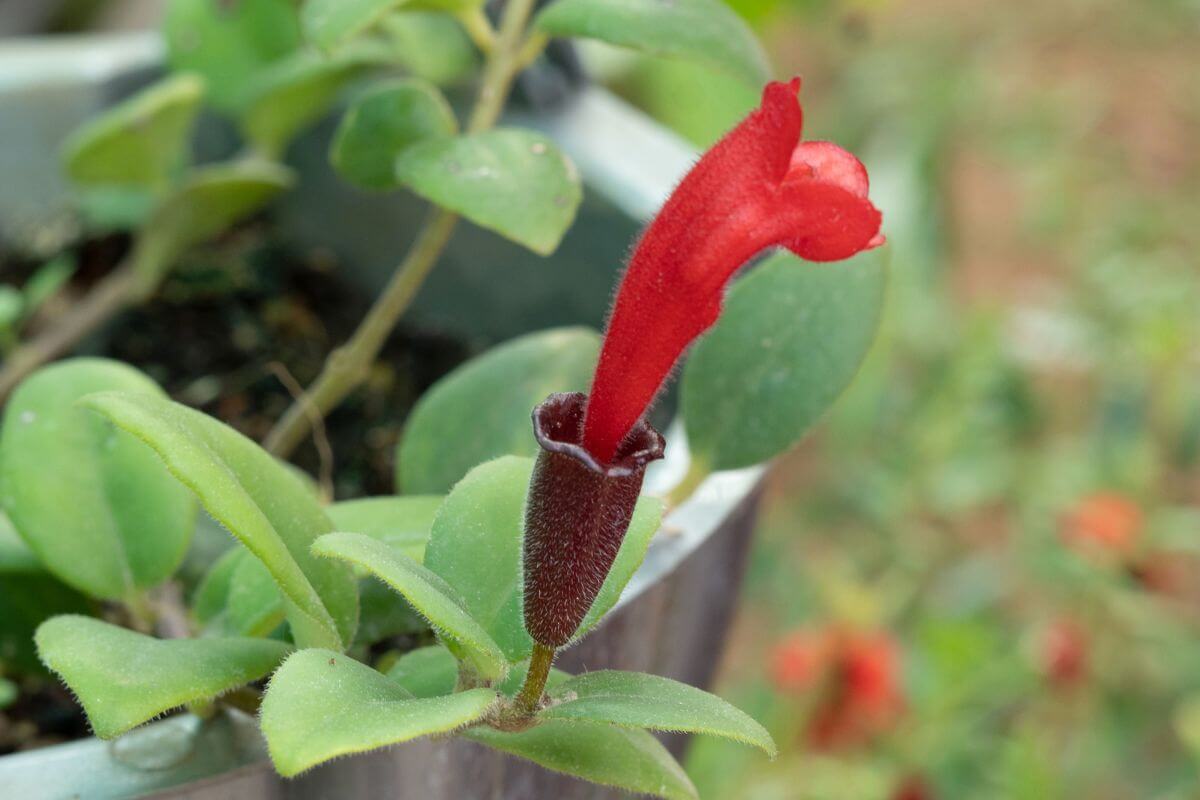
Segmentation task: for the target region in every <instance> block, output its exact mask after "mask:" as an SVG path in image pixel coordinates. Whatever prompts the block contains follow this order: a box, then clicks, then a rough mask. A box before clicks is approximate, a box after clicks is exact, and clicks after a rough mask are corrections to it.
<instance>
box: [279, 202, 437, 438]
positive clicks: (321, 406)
mask: <svg viewBox="0 0 1200 800" xmlns="http://www.w3.org/2000/svg"><path fill="white" fill-rule="evenodd" d="M457 222H458V217H457V216H456V215H454V214H452V213H450V212H449V211H443V210H441V209H436V210H434V211H433V212H432V213H431V214H430V216H429V218H428V219H427V220H426V221H425V224H424V226H423V227H422V229H421V232H420V233H419V234H418V236H417V240H416V241H415V242H414V243H413V246H412V249H411V250H409V251H408V255H407V256H406V257H405V259H404V261H403V263H401V264H400V266H399V268H397V270H396V272H395V273H393V275H392V279H391V280H390V281H389V282H388V285H387V288H385V289H384V290H383V294H381V295H380V296H379V299H378V300H376V301H375V305H373V306H372V307H371V310H370V311H368V312H367V316H366V317H365V318H363V321H362V323H361V324H359V326H358V330H356V331H355V332H354V335H353V336H352V337H351V338H350V341H348V342H347V343H346V344H344V345H342V346H341V347H339V348H338V349H337V350H334V351H333V352H332V353H330V355H329V357H328V358H327V359H325V365H324V367H322V369H321V374H320V375H319V376H318V377H317V380H316V382H315V383H314V384H313V385H312V386H311V387H309V389H308V391H306V392H305V393H304V394H303V395H301V396H300V397H299V398H298V399H297V400H296V401H295V402H293V403H292V405H291V407H290V408H289V409H288V410H287V413H285V414H284V415H283V417H282V418H281V419H280V420H279V422H278V423H276V425H275V427H274V428H273V429H272V430H271V433H270V434H269V435H268V436H267V439H266V442H265V443H264V445H265V447H266V448H267V450H269V451H270V452H272V453H274V454H275V455H277V456H279V457H280V458H283V457H286V456H287V455H288V454H289V453H291V452H292V450H294V449H296V446H297V445H298V444H300V442H301V441H302V440H303V439H304V437H305V436H306V435H307V434H308V432H309V431H310V430H312V426H313V422H314V420H316V419H320V418H323V417H324V416H325V415H327V414H328V413H329V412H330V411H332V410H333V409H334V408H336V407H337V405H338V403H340V402H342V400H343V399H345V397H346V395H348V394H350V392H352V391H354V389H355V388H357V387H358V385H359V384H360V383H362V381H363V379H364V378H365V377H366V374H367V370H368V369H369V368H370V366H371V363H372V362H373V361H374V360H375V358H376V356H378V355H379V351H380V349H382V347H383V343H384V342H385V341H386V340H387V337H388V335H389V334H390V333H391V332H392V328H394V327H395V326H396V322H397V321H398V320H399V319H400V316H401V315H402V314H403V313H404V311H405V310H406V309H407V308H408V306H409V304H410V303H412V299H413V297H415V296H416V294H417V290H418V289H419V288H421V284H422V283H423V282H424V281H425V276H426V275H428V274H429V271H430V270H431V269H433V266H434V265H435V264H436V263H437V260H438V257H439V256H441V254H442V250H443V249H445V247H446V243H447V242H449V241H450V233H451V232H452V231H453V230H454V225H455V224H456V223H457Z"/></svg>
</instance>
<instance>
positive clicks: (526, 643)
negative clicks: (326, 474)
mask: <svg viewBox="0 0 1200 800" xmlns="http://www.w3.org/2000/svg"><path fill="white" fill-rule="evenodd" d="M532 470H533V461H532V459H528V458H517V457H515V456H506V457H504V458H498V459H496V460H495V461H489V462H487V463H486V464H481V465H480V466H478V467H476V468H475V469H473V470H471V471H470V472H469V473H467V476H466V477H465V478H463V479H462V480H461V481H460V482H459V483H458V485H457V486H455V487H454V490H453V491H452V492H450V494H449V495H448V496H447V497H446V500H445V502H443V503H442V507H441V509H440V510H439V511H438V515H437V517H436V518H435V519H434V521H433V533H432V534H431V535H430V538H429V545H428V546H427V547H426V548H425V566H427V567H428V568H429V569H430V570H432V571H433V572H435V573H437V574H438V575H440V576H441V577H442V578H443V579H444V580H445V581H446V582H447V583H448V584H450V585H451V586H452V587H454V589H455V590H457V592H458V594H459V596H460V597H461V598H462V600H463V604H464V606H465V608H466V610H467V611H468V612H469V613H470V615H471V616H472V617H473V618H474V619H475V620H476V621H478V622H479V623H480V624H481V625H482V626H483V628H484V630H486V631H487V632H488V634H489V635H490V636H491V637H492V639H493V640H494V641H495V642H496V644H498V645H499V646H500V649H501V650H503V651H504V654H505V656H507V658H508V660H509V661H510V662H517V661H521V660H523V659H525V658H528V657H529V653H530V651H531V650H532V648H533V641H532V640H531V639H530V638H529V634H528V633H526V631H525V620H524V617H523V616H522V610H521V608H522V606H521V539H522V535H523V534H522V531H523V527H524V509H525V495H526V493H527V491H528V489H529V476H530V473H531V471H532ZM659 509H660V505H659V503H658V501H656V500H653V499H651V498H645V497H643V498H642V499H640V500H639V501H638V505H637V508H636V509H635V510H634V515H633V522H632V523H631V525H630V532H629V533H628V534H627V535H626V537H625V542H624V543H623V544H622V545H621V550H620V551H619V552H618V553H617V559H616V564H619V565H620V567H619V568H614V569H613V571H612V572H610V573H609V576H608V578H607V579H606V580H605V582H604V585H603V586H602V587H601V589H600V593H599V594H598V595H597V600H596V603H595V607H596V608H597V609H600V608H604V609H605V610H607V608H611V607H612V604H613V603H615V602H616V598H617V597H619V596H620V594H621V590H622V589H623V588H624V586H625V583H626V582H627V581H628V580H629V577H630V576H631V575H632V574H633V572H634V570H636V568H637V564H639V563H641V560H642V558H643V557H644V556H645V550H646V543H647V542H648V541H649V538H650V536H651V535H652V534H653V532H654V530H655V529H657V527H658V515H659ZM605 606H607V608H605ZM588 619H590V620H591V624H595V622H596V621H597V619H598V617H597V616H593V615H591V614H589V617H588ZM587 625H588V623H587V622H585V623H584V625H582V626H580V630H581V631H583V630H585V628H586V626H587ZM580 635H582V634H580Z"/></svg>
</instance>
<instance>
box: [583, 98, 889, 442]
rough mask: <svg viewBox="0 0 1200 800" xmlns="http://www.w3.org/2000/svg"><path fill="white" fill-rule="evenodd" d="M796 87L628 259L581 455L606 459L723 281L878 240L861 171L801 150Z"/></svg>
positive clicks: (715, 301) (708, 158)
mask: <svg viewBox="0 0 1200 800" xmlns="http://www.w3.org/2000/svg"><path fill="white" fill-rule="evenodd" d="M799 90H800V80H799V79H798V78H797V79H795V80H792V81H791V82H790V83H771V84H769V85H768V86H767V87H766V89H765V90H764V92H763V99H762V105H761V106H760V107H759V109H758V110H757V111H755V112H754V113H752V114H751V115H750V116H749V117H747V118H746V119H745V120H744V121H743V122H742V123H741V124H740V125H738V126H737V127H736V128H735V129H734V130H733V131H732V132H731V133H729V134H728V135H727V136H726V137H725V138H724V139H722V140H721V141H720V142H719V143H717V145H716V146H714V147H713V148H712V149H711V150H709V151H708V153H706V154H705V155H704V157H703V158H701V159H700V161H699V163H697V164H696V166H695V167H693V168H692V170H691V172H689V173H688V175H687V176H686V177H685V178H684V179H683V182H682V183H680V184H679V187H678V188H677V189H676V190H675V192H674V193H673V194H672V195H671V197H670V198H669V199H668V200H667V202H666V204H665V205H664V206H663V208H662V210H661V211H660V212H659V214H658V217H657V218H656V219H655V220H654V221H653V222H652V223H651V224H650V227H649V228H647V230H646V232H645V234H643V236H642V238H641V241H640V242H639V243H638V246H637V248H636V249H635V251H634V253H633V257H632V258H631V259H630V262H629V269H628V270H627V271H626V273H625V277H624V279H623V280H622V282H621V287H620V289H619V290H618V292H617V299H616V303H615V304H614V306H613V311H612V316H611V317H610V319H609V323H608V332H607V335H606V336H605V340H604V347H603V349H602V350H601V353H600V363H599V366H598V367H597V370H596V376H595V379H594V380H593V382H592V391H591V395H590V399H589V401H588V408H587V417H586V422H585V428H584V447H585V448H586V449H587V450H588V452H589V453H591V454H592V455H593V456H594V457H595V458H596V459H597V460H598V461H600V462H601V463H607V462H608V460H609V459H610V458H612V456H613V453H615V452H616V450H617V448H618V447H619V446H620V443H621V440H622V439H624V438H625V436H626V435H627V434H628V433H629V431H630V429H631V428H632V427H633V425H634V423H636V422H637V420H638V419H639V418H641V416H642V414H643V413H644V412H645V410H646V408H647V406H649V405H650V403H651V401H653V399H654V396H655V395H656V394H657V393H658V390H659V388H660V387H661V386H662V384H663V382H664V381H665V380H666V377H667V375H668V374H669V373H670V371H671V369H672V367H673V366H674V365H675V362H676V361H677V360H678V359H679V356H680V355H681V354H682V353H683V351H684V350H685V349H686V348H687V346H688V345H689V344H690V343H691V342H692V341H693V340H694V339H695V338H696V337H698V336H699V335H700V334H701V333H703V332H704V331H705V330H706V329H708V327H709V326H711V325H712V324H713V323H714V322H716V320H717V315H718V314H719V313H720V310H721V300H722V295H723V292H724V287H725V284H726V283H727V282H728V281H729V279H730V278H731V277H732V276H733V274H734V273H735V272H737V270H738V268H739V267H741V266H742V265H743V264H745V263H746V262H747V261H749V260H750V259H752V258H753V257H754V256H755V255H757V254H758V253H760V252H762V251H763V250H765V249H767V248H769V247H775V246H783V247H786V248H788V249H789V250H791V251H793V252H794V253H796V254H797V255H799V256H801V257H802V258H806V259H808V260H810V261H837V260H840V259H844V258H849V257H850V256H853V255H855V254H856V253H858V252H860V251H862V250H865V249H868V248H871V247H876V246H878V245H880V244H882V243H883V237H882V236H880V234H879V226H880V222H881V216H880V213H879V211H878V210H877V209H876V208H875V206H873V205H872V204H871V201H870V200H868V199H867V188H868V181H867V171H866V169H865V168H864V167H863V165H862V164H861V163H860V162H859V160H858V159H857V158H855V157H854V156H853V155H851V154H850V153H848V152H846V151H845V150H843V149H842V148H840V147H838V146H837V145H834V144H831V143H829V142H801V141H800V129H801V123H802V118H803V114H802V112H801V108H800V103H799V102H798V100H797V93H798V92H799Z"/></svg>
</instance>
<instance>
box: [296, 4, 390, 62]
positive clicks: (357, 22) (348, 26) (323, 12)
mask: <svg viewBox="0 0 1200 800" xmlns="http://www.w3.org/2000/svg"><path fill="white" fill-rule="evenodd" d="M404 3H405V0H308V1H307V2H306V3H305V4H304V8H303V10H302V11H301V19H302V20H303V22H304V33H305V35H306V36H307V37H308V38H309V40H310V41H312V42H313V44H315V45H316V46H317V47H320V48H321V49H323V50H332V49H333V48H334V47H337V46H338V45H339V44H342V43H343V42H345V41H347V40H349V39H352V38H353V37H354V36H356V35H358V34H360V33H362V32H363V31H365V30H367V29H368V28H370V27H372V26H373V25H375V24H376V23H377V22H379V21H380V20H381V19H383V18H384V17H385V16H386V15H387V13H388V12H389V11H391V10H392V9H394V8H397V7H399V6H402V5H404Z"/></svg>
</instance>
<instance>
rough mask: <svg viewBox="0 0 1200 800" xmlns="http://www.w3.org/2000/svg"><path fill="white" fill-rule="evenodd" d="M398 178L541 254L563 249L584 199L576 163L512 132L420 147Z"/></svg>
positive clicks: (408, 153)
mask: <svg viewBox="0 0 1200 800" xmlns="http://www.w3.org/2000/svg"><path fill="white" fill-rule="evenodd" d="M396 177H397V178H398V179H399V181H400V182H401V183H402V184H404V185H405V186H407V187H408V188H409V189H411V190H412V191H414V192H416V193H417V194H418V195H420V196H421V197H424V198H425V199H426V200H428V201H430V202H431V203H435V204H437V205H439V206H441V207H443V208H446V209H449V210H451V211H454V212H456V213H459V214H461V215H463V216H464V217H466V218H467V219H469V220H471V221H472V222H474V223H475V224H476V225H479V226H480V227H483V228H487V229H488V230H491V231H494V232H496V233H498V234H500V235H501V236H503V237H505V238H507V239H511V240H512V241H514V242H516V243H517V244H520V245H524V246H525V247H528V248H529V249H530V250H533V251H534V252H535V253H539V254H541V255H549V254H551V253H553V252H554V250H555V249H556V248H557V247H558V243H559V242H560V241H561V240H562V237H563V235H564V234H565V233H566V232H567V229H568V228H569V227H570V226H571V222H572V220H574V219H575V211H576V210H577V209H578V208H579V203H580V201H581V200H582V199H583V189H582V187H581V184H580V179H579V172H578V170H576V169H575V165H574V164H572V163H571V162H570V160H569V159H568V158H567V157H566V156H565V155H563V154H562V152H560V151H559V149H558V148H557V147H555V145H554V144H553V143H552V142H551V141H550V140H549V139H547V138H546V137H545V136H543V135H541V134H539V133H534V132H533V131H527V130H521V129H514V128H501V129H497V130H492V131H487V132H485V133H478V134H473V135H468V136H456V137H449V138H444V139H426V140H425V141H423V142H418V143H416V144H414V145H413V146H411V147H409V148H408V149H406V150H404V152H402V153H401V154H400V156H399V158H397V159H396Z"/></svg>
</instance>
